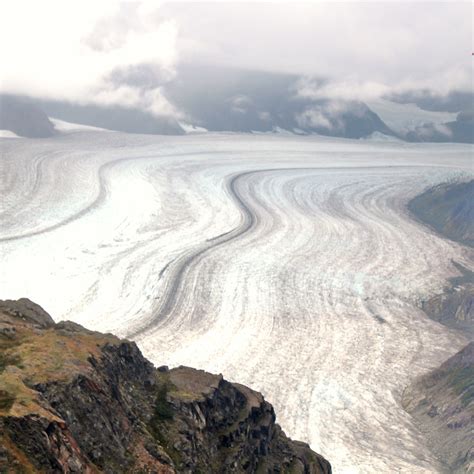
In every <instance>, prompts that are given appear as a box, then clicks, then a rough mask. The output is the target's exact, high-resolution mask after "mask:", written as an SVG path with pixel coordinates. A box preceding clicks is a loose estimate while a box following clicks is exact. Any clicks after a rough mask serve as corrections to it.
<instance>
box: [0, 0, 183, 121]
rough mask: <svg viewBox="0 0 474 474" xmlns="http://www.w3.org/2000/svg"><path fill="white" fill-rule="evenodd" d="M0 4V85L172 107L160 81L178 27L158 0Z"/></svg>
mask: <svg viewBox="0 0 474 474" xmlns="http://www.w3.org/2000/svg"><path fill="white" fill-rule="evenodd" d="M4 10H6V12H7V15H6V16H5V15H4V16H3V19H2V24H1V28H2V36H3V38H2V41H1V45H0V57H1V58H2V64H7V65H8V68H7V69H6V70H4V71H2V82H1V89H2V91H3V92H7V93H18V94H27V95H32V96H39V97H42V98H50V99H61V100H70V101H73V102H79V103H95V104H101V105H122V106H126V107H140V108H142V109H145V110H148V111H150V112H152V113H154V114H156V115H170V114H175V113H176V111H175V110H174V108H173V106H172V105H171V104H170V103H169V102H168V101H167V100H166V98H165V97H164V95H163V93H162V87H163V85H164V83H165V82H166V81H168V80H170V79H171V78H172V77H173V76H174V72H175V71H174V68H175V64H176V60H177V52H176V38H177V33H178V29H177V25H176V22H175V21H174V20H172V19H170V18H164V17H163V16H162V15H161V14H160V9H159V7H157V6H156V3H154V2H144V1H141V2H133V3H123V2H108V1H105V2H103V3H102V2H94V3H93V2H88V1H85V2H64V1H55V0H45V1H44V2H29V1H22V0H18V1H17V2H10V3H9V5H8V7H6V8H4ZM143 81H148V82H147V83H146V84H144V83H143Z"/></svg>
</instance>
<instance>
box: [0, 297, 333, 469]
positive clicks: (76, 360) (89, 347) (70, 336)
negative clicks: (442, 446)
mask: <svg viewBox="0 0 474 474" xmlns="http://www.w3.org/2000/svg"><path fill="white" fill-rule="evenodd" d="M0 472H48V473H49V472H64V473H96V472H107V473H121V472H127V473H152V472H153V473H174V472H189V473H191V472H192V473H206V474H207V473H240V472H242V473H243V472H258V473H324V474H326V473H331V466H330V464H329V462H328V461H326V460H325V459H324V458H323V457H322V456H320V455H319V454H316V453H315V452H314V451H312V450H311V449H310V448H309V446H308V445H307V444H304V443H301V442H298V441H292V440H291V439H289V438H288V437H287V436H286V435H285V433H284V432H283V431H282V430H281V428H280V427H279V425H277V424H275V412H274V411H273V407H272V406H271V405H270V404H269V403H268V402H266V401H265V400H264V398H263V396H262V395H261V394H260V393H258V392H255V391H253V390H251V389H249V388H247V387H244V386H243V385H239V384H235V383H230V382H227V381H226V380H224V379H223V378H222V376H221V375H212V374H209V373H206V372H204V371H201V370H195V369H191V368H188V367H179V368H176V369H172V370H168V369H167V368H166V367H161V368H158V369H155V368H154V367H153V365H152V364H151V363H150V362H149V361H147V360H146V359H145V358H144V357H143V356H142V354H141V352H140V350H139V349H138V347H137V346H136V344H135V343H133V342H129V341H126V340H121V339H118V338H117V337H115V336H113V335H111V334H101V333H98V332H92V331H89V330H86V329H85V328H83V327H82V326H79V325H78V324H75V323H72V322H69V321H68V322H60V323H58V324H55V323H54V321H53V319H52V318H51V316H49V315H48V314H47V313H46V312H45V311H44V310H43V309H42V308H41V307H39V306H38V305H36V304H34V303H32V302H31V301H29V300H27V299H21V300H18V301H0Z"/></svg>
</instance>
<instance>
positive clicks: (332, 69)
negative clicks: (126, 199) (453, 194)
mask: <svg viewBox="0 0 474 474" xmlns="http://www.w3.org/2000/svg"><path fill="white" fill-rule="evenodd" d="M1 10H2V11H1V15H0V34H1V38H0V39H1V41H0V60H1V61H2V65H3V68H2V73H1V83H0V84H1V89H2V90H3V91H8V92H14V93H27V94H31V95H37V96H43V97H50V98H61V99H71V100H74V101H80V102H97V103H103V104H114V103H118V104H122V105H127V106H137V105H138V106H140V107H143V108H146V109H148V110H151V111H153V112H154V113H157V114H160V113H165V114H176V111H175V110H174V109H173V107H172V106H171V105H170V104H169V103H168V102H167V101H166V99H165V98H164V97H163V94H162V92H161V90H162V89H161V88H162V84H156V85H155V86H154V87H145V88H144V87H143V86H142V85H140V84H133V83H124V84H117V83H116V82H115V83H114V82H111V80H110V77H111V74H113V73H114V71H117V70H120V69H121V68H122V69H123V68H127V67H130V66H132V67H133V66H140V65H143V64H147V65H151V66H153V67H156V68H159V70H160V71H162V75H164V76H166V77H167V78H168V79H169V78H172V77H173V73H174V68H175V65H176V63H177V62H178V61H179V60H182V61H188V62H206V63H211V64H217V65H227V66H238V67H245V68H252V69H263V70H271V71H281V72H287V73H296V74H301V75H306V76H313V75H314V76H319V77H329V78H332V81H331V82H329V83H326V84H324V85H323V87H322V88H320V87H319V86H320V84H319V85H318V88H314V87H312V85H313V86H314V83H311V81H309V82H307V83H306V84H305V83H304V82H301V83H300V86H301V87H300V90H299V93H300V94H303V95H305V94H306V95H312V96H313V97H315V98H317V97H330V98H338V99H347V98H349V99H361V100H369V99H374V98H376V97H379V96H380V95H383V94H385V93H387V92H389V91H394V90H395V91H402V90H407V89H410V88H412V89H413V88H428V89H430V90H433V91H434V92H436V93H439V94H446V93H448V92H449V91H451V90H453V89H461V90H471V88H472V58H471V51H472V5H471V3H470V2H450V3H438V2H434V3H432V2H413V3H408V2H368V3H358V2H348V3H342V2H309V3H308V2H307V3H301V4H300V3H295V2H277V3H275V2H272V3H267V2H259V3H257V2H246V3H241V2H207V3H199V2H190V3H189V2H188V3H181V2H167V3H163V2H156V1H148V0H140V1H137V2H129V3H124V2H118V1H114V0H101V1H91V0H83V1H81V2H79V1H65V0H62V1H60V0H43V1H37V0H5V1H4V2H3V3H2V6H1ZM315 119H316V118H315Z"/></svg>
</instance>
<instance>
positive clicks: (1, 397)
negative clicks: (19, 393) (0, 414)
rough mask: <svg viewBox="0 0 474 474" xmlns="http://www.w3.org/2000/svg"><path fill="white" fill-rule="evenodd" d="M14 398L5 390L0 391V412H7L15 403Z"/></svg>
mask: <svg viewBox="0 0 474 474" xmlns="http://www.w3.org/2000/svg"><path fill="white" fill-rule="evenodd" d="M15 400H16V396H15V395H14V394H12V393H10V392H7V391H6V390H0V410H4V411H6V412H8V411H9V410H10V408H11V407H12V406H13V404H14V403H15Z"/></svg>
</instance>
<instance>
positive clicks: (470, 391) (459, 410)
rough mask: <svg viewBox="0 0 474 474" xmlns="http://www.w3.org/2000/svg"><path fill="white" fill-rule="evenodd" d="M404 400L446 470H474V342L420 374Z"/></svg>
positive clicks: (406, 391)
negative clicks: (473, 429) (425, 372)
mask: <svg viewBox="0 0 474 474" xmlns="http://www.w3.org/2000/svg"><path fill="white" fill-rule="evenodd" d="M402 402H403V405H404V408H405V409H406V410H407V411H408V412H409V413H410V414H412V416H413V417H414V419H415V421H416V422H417V424H418V426H419V427H420V430H421V432H422V433H423V434H424V436H425V438H426V440H427V443H428V446H429V447H430V448H431V450H432V451H433V453H434V454H436V455H437V456H438V458H439V460H440V461H441V462H442V463H443V464H444V466H445V468H446V472H449V473H466V472H474V445H473V442H472V441H473V432H472V427H473V425H474V342H471V343H469V344H468V345H467V346H466V347H464V349H462V350H461V351H460V352H458V353H457V354H456V355H454V356H453V357H451V358H450V359H448V360H447V361H446V362H444V363H443V364H442V365H441V366H440V367H438V368H437V369H434V370H432V371H431V372H430V373H428V374H427V375H425V376H423V377H420V378H419V379H418V380H417V381H416V382H415V383H414V384H413V385H411V386H410V387H409V388H407V389H406V390H405V392H404V395H403V401H402Z"/></svg>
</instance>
